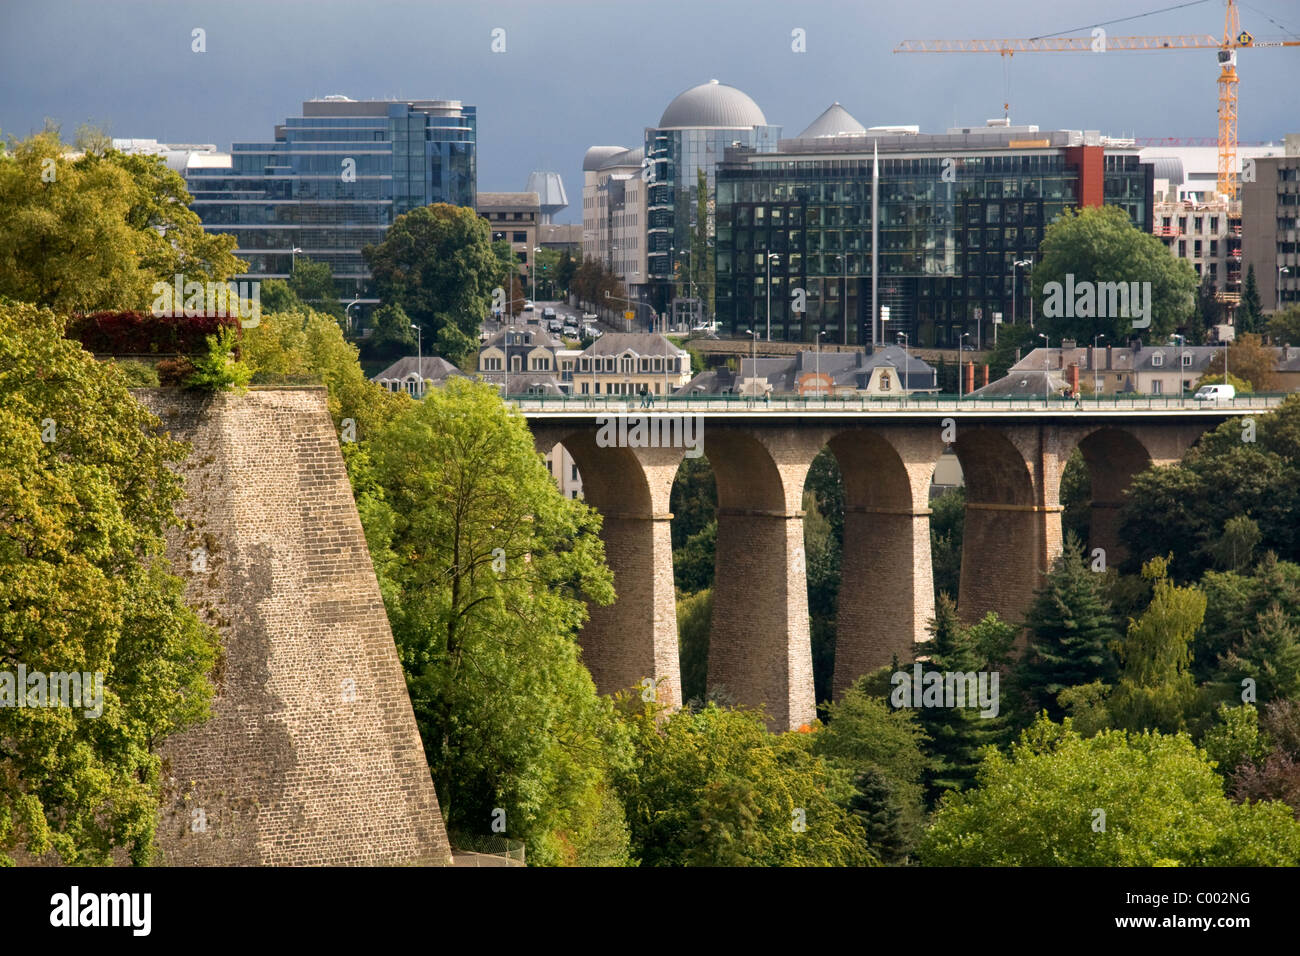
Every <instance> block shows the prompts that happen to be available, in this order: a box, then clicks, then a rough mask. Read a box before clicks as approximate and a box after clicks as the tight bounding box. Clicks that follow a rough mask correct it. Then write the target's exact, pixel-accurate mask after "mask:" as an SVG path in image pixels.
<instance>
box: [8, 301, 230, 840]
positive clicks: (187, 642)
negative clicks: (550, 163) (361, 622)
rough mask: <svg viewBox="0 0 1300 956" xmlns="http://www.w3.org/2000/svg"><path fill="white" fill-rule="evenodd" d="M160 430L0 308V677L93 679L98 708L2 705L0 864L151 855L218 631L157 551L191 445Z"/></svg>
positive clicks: (49, 327) (124, 397) (122, 391)
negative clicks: (167, 752)
mask: <svg viewBox="0 0 1300 956" xmlns="http://www.w3.org/2000/svg"><path fill="white" fill-rule="evenodd" d="M160 424H161V423H160V422H159V421H158V419H157V418H155V417H154V416H152V415H150V414H149V413H148V412H147V411H146V410H145V409H144V407H143V406H142V405H140V404H139V403H138V402H136V401H135V399H133V398H132V397H131V395H130V393H129V392H128V391H127V380H126V376H125V374H124V373H123V371H122V370H121V368H120V367H119V366H117V365H115V364H113V363H98V362H96V361H95V360H94V359H93V358H92V357H91V356H90V355H89V354H88V353H86V352H84V351H82V349H81V348H80V347H79V346H78V345H77V344H76V343H75V342H71V341H69V340H67V339H65V338H64V337H63V322H62V320H60V319H59V318H57V317H55V315H54V314H53V313H51V312H50V311H48V310H44V309H37V308H36V307H34V306H31V305H26V304H22V305H14V304H0V582H2V583H0V595H2V597H3V599H2V600H0V672H4V673H7V674H11V675H12V674H16V673H18V668H19V667H23V668H25V669H26V670H27V672H28V673H29V674H31V673H33V672H40V673H43V674H46V675H53V674H56V673H70V672H76V673H77V674H82V675H94V674H96V673H99V674H102V679H101V682H100V684H99V689H100V693H101V694H102V696H101V697H100V698H99V700H98V703H97V704H92V702H91V696H90V694H91V691H90V688H89V687H87V686H86V685H85V684H84V683H83V684H82V693H83V696H82V706H80V707H76V706H74V707H66V706H60V707H53V706H29V707H25V708H18V707H16V706H14V702H13V701H10V702H9V703H8V706H4V707H0V863H4V862H6V861H10V862H11V861H12V857H11V856H10V854H12V853H13V852H14V851H15V850H16V849H21V850H23V851H25V852H27V853H30V854H32V855H33V856H40V855H42V854H44V853H46V852H48V851H53V853H54V854H55V856H56V857H57V859H58V861H59V862H61V863H62V864H64V865H72V864H91V865H104V864H107V863H109V862H111V861H112V859H113V851H114V850H115V849H118V848H122V849H125V850H126V851H127V853H128V855H129V857H130V859H131V860H132V862H134V863H137V864H144V863H148V862H149V861H150V859H151V858H152V853H153V837H154V832H155V830H156V827H157V821H158V808H159V800H160V795H161V779H160V770H161V762H160V759H159V757H158V755H157V745H158V744H159V743H160V742H161V741H162V740H163V739H164V738H166V737H167V736H168V735H169V734H171V733H174V732H175V731H177V730H180V729H182V728H184V727H186V726H189V725H192V724H194V723H196V722H198V721H200V720H202V719H204V718H206V716H207V713H208V705H209V702H210V700H211V698H212V693H213V691H212V687H211V685H210V684H209V683H208V679H207V675H208V672H209V671H210V670H211V668H212V667H213V665H214V663H215V662H216V660H217V655H218V649H219V645H218V642H217V637H216V633H215V632H214V631H213V630H212V628H211V627H210V626H209V625H207V624H205V623H203V622H202V621H200V619H199V617H198V616H197V615H196V614H195V612H194V611H193V610H191V609H190V608H189V607H188V606H186V604H185V602H184V601H183V599H182V591H183V585H182V582H181V581H180V579H178V578H176V577H175V576H173V575H172V574H170V573H169V571H168V569H167V565H166V560H165V557H164V555H163V531H164V529H166V528H167V527H168V526H170V525H172V524H174V523H175V521H176V519H175V516H174V513H173V510H172V509H173V506H174V505H175V504H176V502H177V501H179V500H180V498H181V497H182V495H183V489H182V485H181V480H180V478H179V477H177V475H176V474H175V473H173V472H172V471H171V469H170V467H169V466H171V465H174V464H176V463H178V462H180V461H181V460H183V458H184V457H185V455H186V453H187V451H188V449H187V448H186V446H183V445H180V444H178V443H176V442H173V441H171V440H170V439H169V438H167V437H166V436H165V435H160V434H159V433H158V431H157V429H158V428H159V427H160ZM28 689H29V688H28V687H23V688H21V689H20V692H21V693H24V694H26V693H27V692H28ZM11 690H17V688H11ZM28 700H29V701H31V700H33V698H31V697H29V698H28ZM100 705H102V709H101V706H100ZM95 710H100V713H98V714H96V713H94V711H95Z"/></svg>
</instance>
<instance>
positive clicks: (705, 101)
mask: <svg viewBox="0 0 1300 956" xmlns="http://www.w3.org/2000/svg"><path fill="white" fill-rule="evenodd" d="M766 125H767V117H766V116H764V115H763V111H762V110H761V109H759V108H758V104H757V103H755V102H754V101H753V100H751V99H750V98H749V97H748V96H747V95H745V94H744V93H742V92H741V91H740V90H738V89H736V88H735V87H734V86H728V85H727V84H725V83H719V82H718V81H717V80H709V82H707V83H701V84H700V85H699V86H693V87H691V88H690V89H689V90H687V91H686V92H685V93H681V94H679V95H678V96H677V98H676V99H675V100H673V101H672V102H671V103H669V104H668V108H667V109H666V110H664V115H663V116H661V117H660V118H659V129H683V128H687V129H695V128H700V127H710V126H712V127H722V128H724V129H748V128H749V127H751V126H766Z"/></svg>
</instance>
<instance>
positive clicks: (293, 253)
mask: <svg viewBox="0 0 1300 956" xmlns="http://www.w3.org/2000/svg"><path fill="white" fill-rule="evenodd" d="M300 252H302V250H301V249H299V248H298V247H297V246H294V247H293V248H292V249H290V250H289V261H290V262H291V263H292V264H291V265H290V266H289V275H293V274H294V273H295V272H297V271H298V253H300Z"/></svg>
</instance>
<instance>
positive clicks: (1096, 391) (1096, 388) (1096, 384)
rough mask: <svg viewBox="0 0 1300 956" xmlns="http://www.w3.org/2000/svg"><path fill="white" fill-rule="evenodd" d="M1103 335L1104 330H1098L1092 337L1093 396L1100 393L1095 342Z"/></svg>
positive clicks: (1104, 335)
mask: <svg viewBox="0 0 1300 956" xmlns="http://www.w3.org/2000/svg"><path fill="white" fill-rule="evenodd" d="M1105 337H1106V333H1105V332H1098V333H1097V334H1096V335H1094V336H1093V337H1092V393H1093V397H1094V398H1096V397H1097V396H1099V395H1100V394H1101V373H1100V371H1099V370H1098V368H1097V342H1098V341H1099V340H1101V339H1104V338H1105Z"/></svg>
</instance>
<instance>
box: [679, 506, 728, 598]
mask: <svg viewBox="0 0 1300 956" xmlns="http://www.w3.org/2000/svg"><path fill="white" fill-rule="evenodd" d="M717 544H718V522H717V521H710V522H709V523H708V524H706V525H705V526H704V527H703V528H702V529H701V530H699V531H697V532H696V533H695V534H693V535H691V536H690V537H689V538H687V539H686V543H685V544H683V545H682V546H681V547H680V548H678V549H676V550H675V551H673V578H674V580H675V582H676V585H677V588H678V590H680V591H682V592H684V593H686V594H694V593H697V592H699V591H706V590H708V589H709V588H711V587H713V569H714V564H715V551H716V549H717Z"/></svg>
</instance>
